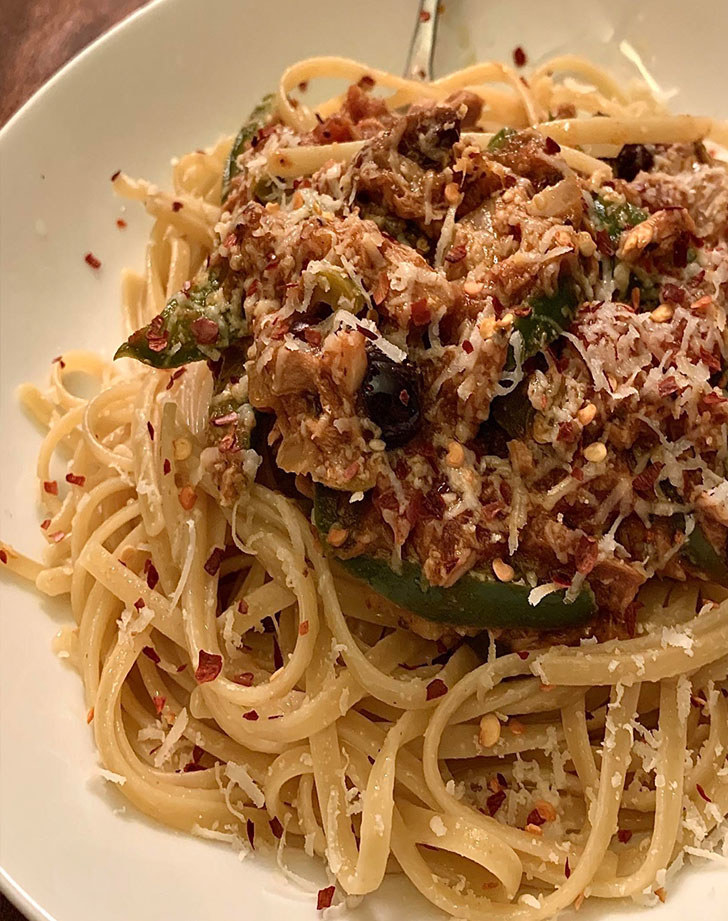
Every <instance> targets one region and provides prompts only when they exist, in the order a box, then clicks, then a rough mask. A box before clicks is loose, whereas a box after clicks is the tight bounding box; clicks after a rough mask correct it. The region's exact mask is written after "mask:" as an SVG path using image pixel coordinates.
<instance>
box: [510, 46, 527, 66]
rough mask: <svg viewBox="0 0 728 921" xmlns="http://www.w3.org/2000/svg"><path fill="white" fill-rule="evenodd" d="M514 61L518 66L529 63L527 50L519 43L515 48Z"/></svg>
mask: <svg viewBox="0 0 728 921" xmlns="http://www.w3.org/2000/svg"><path fill="white" fill-rule="evenodd" d="M513 63H514V64H515V65H516V67H525V66H526V64H527V63H528V58H527V57H526V52H525V51H524V50H523V48H521V46H520V45H519V46H518V47H517V48H514V49H513Z"/></svg>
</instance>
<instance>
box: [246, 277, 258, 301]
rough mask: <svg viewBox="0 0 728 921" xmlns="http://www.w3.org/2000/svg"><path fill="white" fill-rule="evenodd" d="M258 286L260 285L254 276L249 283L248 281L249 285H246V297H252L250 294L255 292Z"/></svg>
mask: <svg viewBox="0 0 728 921" xmlns="http://www.w3.org/2000/svg"><path fill="white" fill-rule="evenodd" d="M259 287H260V282H259V281H258V279H257V278H254V279H253V280H252V281H251V283H250V285H249V287H248V290H247V291H246V292H245V296H246V297H252V296H253V295H254V294H255V292H256V291H257V290H258V288H259Z"/></svg>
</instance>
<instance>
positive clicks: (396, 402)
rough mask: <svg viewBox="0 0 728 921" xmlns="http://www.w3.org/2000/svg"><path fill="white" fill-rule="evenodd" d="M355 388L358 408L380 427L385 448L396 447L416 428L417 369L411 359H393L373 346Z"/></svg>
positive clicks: (418, 413)
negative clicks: (358, 401)
mask: <svg viewBox="0 0 728 921" xmlns="http://www.w3.org/2000/svg"><path fill="white" fill-rule="evenodd" d="M368 359H369V360H368V364H367V371H366V374H365V375H364V380H363V381H362V385H361V389H360V391H359V395H360V399H361V403H362V409H363V411H364V412H365V414H366V415H367V416H368V417H369V418H370V419H371V420H372V422H374V423H375V424H376V425H378V426H379V428H380V429H381V430H382V440H383V441H384V443H385V444H386V445H387V447H388V448H399V447H401V446H402V445H404V444H406V443H407V442H408V441H409V440H410V439H411V438H414V436H415V435H416V434H417V432H418V431H419V427H420V419H421V416H422V400H421V392H420V391H421V386H420V373H419V371H418V369H417V368H416V366H415V365H413V364H412V362H411V361H402V362H395V361H392V359H391V358H388V357H387V356H386V355H385V354H384V353H383V352H381V351H380V350H379V349H377V348H375V347H373V346H372V347H371V348H370V349H369V356H368Z"/></svg>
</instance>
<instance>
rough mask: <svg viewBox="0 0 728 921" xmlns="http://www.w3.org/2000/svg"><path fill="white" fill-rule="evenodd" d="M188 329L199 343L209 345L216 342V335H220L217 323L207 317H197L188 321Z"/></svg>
mask: <svg viewBox="0 0 728 921" xmlns="http://www.w3.org/2000/svg"><path fill="white" fill-rule="evenodd" d="M190 329H191V330H192V335H193V336H194V337H195V339H196V340H197V343H198V344H199V345H211V344H212V343H213V342H217V337H218V336H219V335H220V330H219V329H218V326H217V323H216V322H215V321H214V320H210V319H208V318H207V317H198V318H197V319H196V320H193V321H192V323H190Z"/></svg>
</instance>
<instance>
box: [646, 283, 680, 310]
mask: <svg viewBox="0 0 728 921" xmlns="http://www.w3.org/2000/svg"><path fill="white" fill-rule="evenodd" d="M638 290H639V289H638ZM660 294H661V295H662V298H661V299H662V300H663V301H665V302H666V303H668V304H682V305H683V306H684V305H685V303H686V301H687V291H686V290H685V288H681V287H680V285H675V284H673V283H672V282H668V283H667V284H666V285H663V286H662V289H661V291H660Z"/></svg>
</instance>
